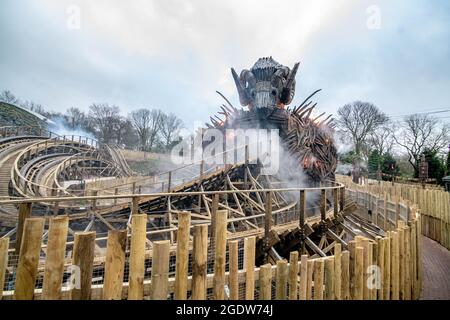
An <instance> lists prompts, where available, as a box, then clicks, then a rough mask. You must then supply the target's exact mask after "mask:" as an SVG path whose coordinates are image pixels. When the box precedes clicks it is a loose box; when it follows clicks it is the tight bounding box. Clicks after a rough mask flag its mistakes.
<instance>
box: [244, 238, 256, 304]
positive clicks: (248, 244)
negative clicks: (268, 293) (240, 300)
mask: <svg viewBox="0 0 450 320" xmlns="http://www.w3.org/2000/svg"><path fill="white" fill-rule="evenodd" d="M255 249H256V237H255V236H252V237H247V238H245V239H244V270H245V300H253V299H254V297H255Z"/></svg>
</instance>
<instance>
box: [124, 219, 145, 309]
mask: <svg viewBox="0 0 450 320" xmlns="http://www.w3.org/2000/svg"><path fill="white" fill-rule="evenodd" d="M146 230H147V215H146V214H134V215H132V217H131V244H130V260H129V280H128V282H129V287H128V300H142V299H143V298H144V275H145V241H146V239H147V235H146Z"/></svg>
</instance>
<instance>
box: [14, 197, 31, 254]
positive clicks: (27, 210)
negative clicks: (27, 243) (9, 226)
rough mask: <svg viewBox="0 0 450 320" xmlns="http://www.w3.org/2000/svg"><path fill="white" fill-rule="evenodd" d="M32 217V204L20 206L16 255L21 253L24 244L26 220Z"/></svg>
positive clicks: (26, 203)
mask: <svg viewBox="0 0 450 320" xmlns="http://www.w3.org/2000/svg"><path fill="white" fill-rule="evenodd" d="M30 217H31V202H25V203H21V204H19V221H18V222H17V231H16V244H15V249H16V254H19V253H20V245H21V243H22V237H23V230H24V225H25V220H26V219H28V218H30Z"/></svg>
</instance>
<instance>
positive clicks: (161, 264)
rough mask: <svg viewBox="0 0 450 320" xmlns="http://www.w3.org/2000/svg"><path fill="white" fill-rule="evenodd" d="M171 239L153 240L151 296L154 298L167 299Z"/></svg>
mask: <svg viewBox="0 0 450 320" xmlns="http://www.w3.org/2000/svg"><path fill="white" fill-rule="evenodd" d="M169 255H170V240H162V241H155V242H153V260H152V280H151V289H150V297H151V299H152V300H167V294H168V289H169Z"/></svg>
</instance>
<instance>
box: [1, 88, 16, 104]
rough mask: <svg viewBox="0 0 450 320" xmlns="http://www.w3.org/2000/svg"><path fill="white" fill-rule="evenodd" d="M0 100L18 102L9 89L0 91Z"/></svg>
mask: <svg viewBox="0 0 450 320" xmlns="http://www.w3.org/2000/svg"><path fill="white" fill-rule="evenodd" d="M0 101H2V102H6V103H12V104H19V102H20V101H19V99H17V98H16V96H15V95H14V94H13V93H12V92H11V91H9V90H3V91H2V92H1V93H0Z"/></svg>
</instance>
